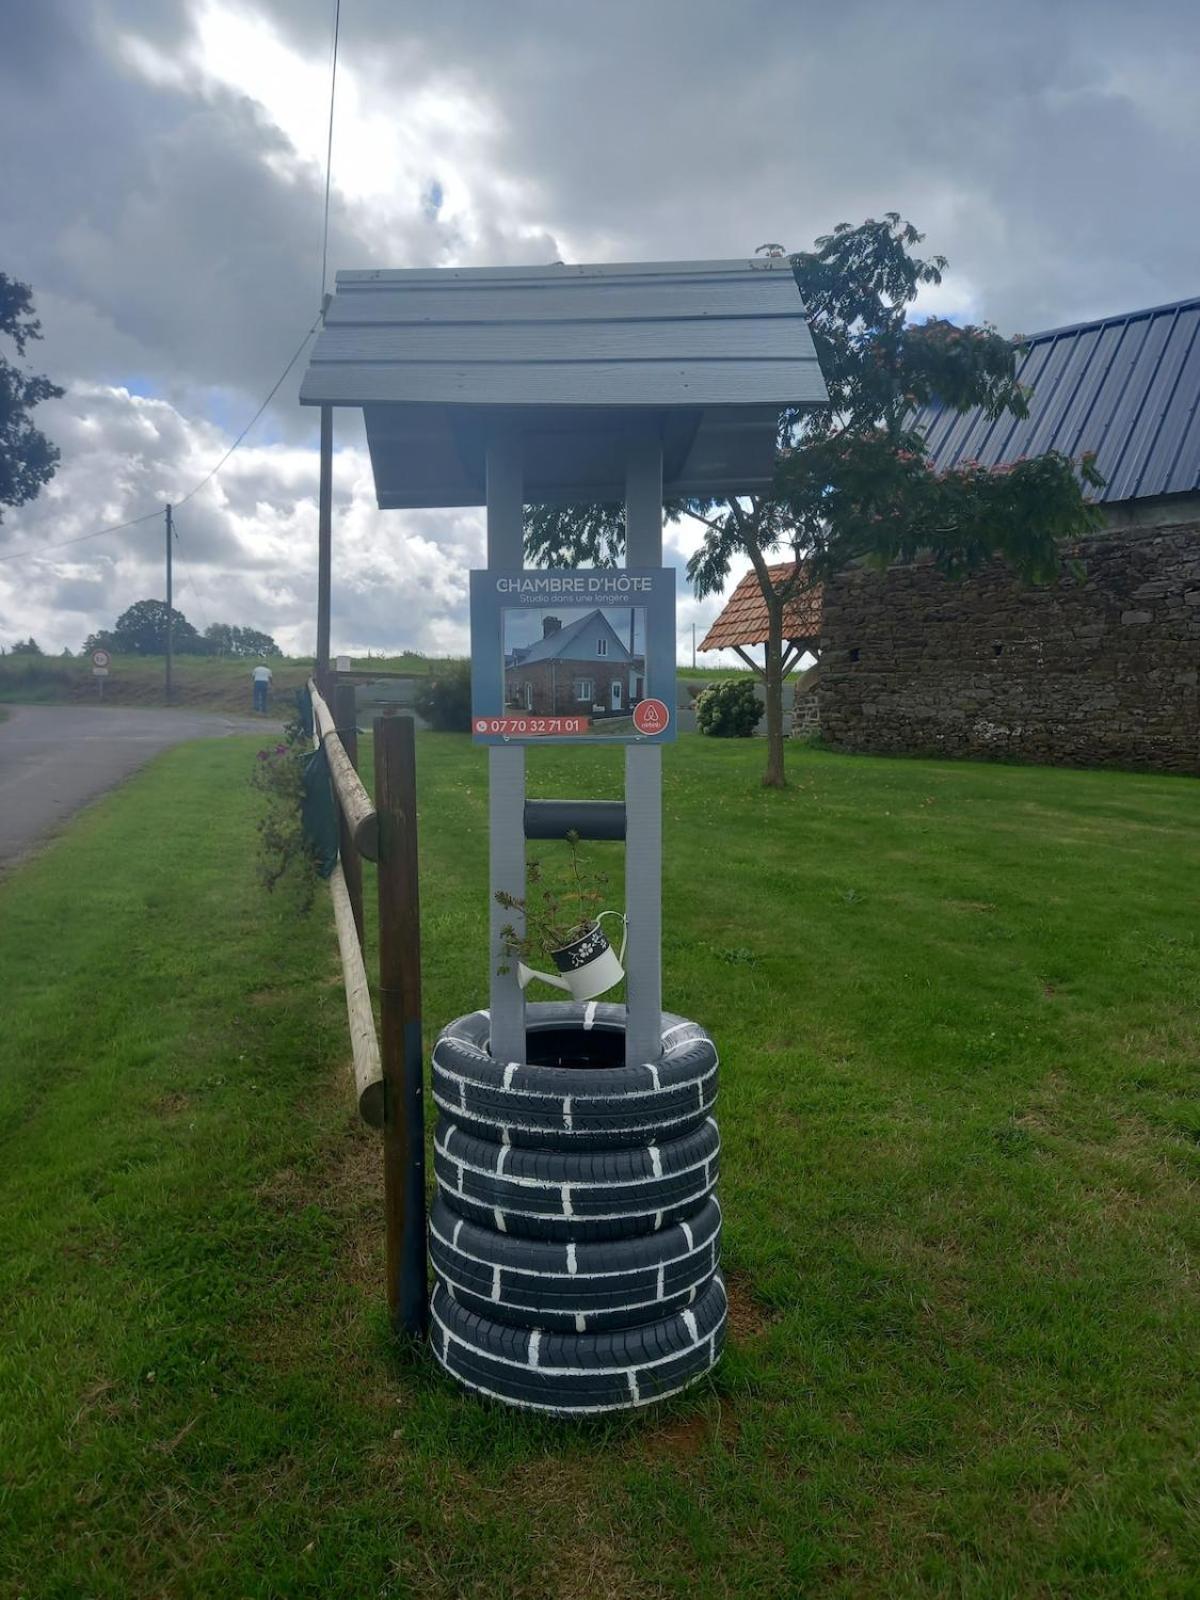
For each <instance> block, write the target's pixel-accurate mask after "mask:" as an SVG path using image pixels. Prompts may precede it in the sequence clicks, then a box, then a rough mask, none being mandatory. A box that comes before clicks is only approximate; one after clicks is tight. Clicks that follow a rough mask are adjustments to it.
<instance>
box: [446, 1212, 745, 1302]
mask: <svg viewBox="0 0 1200 1600" xmlns="http://www.w3.org/2000/svg"><path fill="white" fill-rule="evenodd" d="M429 1253H430V1256H431V1258H432V1260H433V1268H434V1271H435V1272H436V1273H437V1275H438V1278H439V1280H440V1281H441V1282H442V1284H443V1285H444V1286H445V1287H446V1288H447V1289H452V1290H453V1291H454V1298H455V1299H456V1300H457V1301H458V1303H459V1304H460V1305H461V1306H463V1307H465V1308H466V1309H467V1310H468V1311H474V1312H476V1313H477V1314H478V1315H480V1316H482V1317H486V1318H489V1319H491V1320H492V1321H494V1322H507V1323H515V1324H517V1325H518V1326H521V1327H525V1328H529V1327H539V1328H554V1329H560V1328H561V1329H564V1330H567V1331H570V1332H574V1333H596V1332H599V1331H601V1330H603V1329H606V1328H623V1327H629V1326H630V1325H632V1324H634V1323H637V1322H645V1321H647V1320H649V1319H652V1320H655V1321H661V1319H662V1318H663V1317H665V1316H667V1315H669V1314H670V1313H672V1312H677V1311H681V1310H683V1309H684V1307H686V1306H691V1305H693V1304H694V1303H695V1301H696V1300H697V1299H698V1298H699V1296H700V1295H701V1294H703V1292H704V1289H705V1286H706V1285H707V1284H708V1282H709V1280H710V1279H711V1277H712V1275H713V1273H714V1272H715V1271H716V1270H717V1266H718V1264H719V1262H720V1259H721V1208H720V1206H719V1205H718V1204H717V1201H716V1198H715V1196H712V1195H710V1196H709V1198H708V1199H707V1200H706V1201H705V1202H704V1204H703V1205H702V1206H701V1207H700V1209H699V1210H698V1211H696V1212H695V1213H693V1214H692V1215H691V1216H689V1217H687V1218H685V1219H683V1220H681V1221H679V1222H676V1223H673V1224H672V1225H671V1226H669V1227H665V1228H662V1229H660V1230H659V1232H657V1233H651V1234H647V1235H643V1236H641V1237H639V1238H633V1239H612V1240H607V1241H604V1242H597V1243H591V1244H579V1245H575V1244H558V1243H552V1242H551V1241H549V1240H545V1239H522V1238H517V1237H514V1236H513V1235H511V1234H506V1233H497V1232H495V1231H494V1230H493V1229H491V1228H480V1227H478V1226H476V1224H475V1223H473V1222H468V1221H467V1220H466V1219H465V1218H464V1217H459V1216H456V1215H455V1214H454V1212H452V1211H451V1209H450V1207H449V1206H448V1205H447V1204H446V1202H445V1201H444V1200H443V1199H441V1198H440V1197H439V1198H438V1199H436V1200H435V1201H434V1203H433V1209H432V1211H431V1213H430V1217H429Z"/></svg>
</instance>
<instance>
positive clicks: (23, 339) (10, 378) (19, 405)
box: [0, 272, 65, 522]
mask: <svg viewBox="0 0 1200 1600" xmlns="http://www.w3.org/2000/svg"><path fill="white" fill-rule="evenodd" d="M0 333H2V334H6V335H7V336H8V338H10V339H11V340H12V342H13V344H14V345H15V346H16V348H17V355H18V356H22V357H23V356H24V354H25V346H26V345H27V344H28V343H29V341H30V340H31V339H40V338H41V337H42V325H41V323H40V322H39V321H38V319H37V318H36V317H35V316H34V314H33V291H32V290H31V289H30V287H29V285H28V284H27V283H19V282H18V281H17V280H16V279H15V278H10V277H8V276H7V274H5V273H3V272H0ZM64 393H65V391H64V390H62V389H60V388H59V387H58V385H57V384H56V383H51V382H50V379H49V378H44V377H41V376H40V375H39V374H38V373H35V372H27V371H26V370H25V368H24V367H21V366H17V365H16V364H15V363H13V362H11V361H9V360H8V359H7V357H5V356H3V355H0V507H3V506H23V505H25V504H26V503H27V502H28V501H30V500H32V499H34V498H35V496H36V495H37V493H38V491H39V490H40V489H41V487H42V485H43V484H46V483H49V481H50V479H51V478H52V477H53V476H54V469H55V467H56V466H57V464H58V457H59V451H58V448H57V446H56V445H52V444H51V443H50V441H49V439H47V438H46V435H45V434H44V433H42V432H40V431H39V430H38V429H37V428H35V427H34V425H33V422H32V421H31V419H30V415H29V413H30V412H31V411H32V410H33V408H34V406H37V405H40V404H41V403H42V401H43V400H57V399H59V398H60V396H61V395H63V394H64ZM3 521H4V513H3V510H0V522H3Z"/></svg>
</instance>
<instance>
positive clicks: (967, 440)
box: [916, 299, 1200, 504]
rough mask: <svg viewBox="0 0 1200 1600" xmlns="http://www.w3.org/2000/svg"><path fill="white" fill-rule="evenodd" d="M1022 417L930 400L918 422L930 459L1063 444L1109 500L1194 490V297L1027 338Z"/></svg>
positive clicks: (1198, 351) (1198, 464) (1199, 479)
mask: <svg viewBox="0 0 1200 1600" xmlns="http://www.w3.org/2000/svg"><path fill="white" fill-rule="evenodd" d="M1024 343H1025V345H1026V350H1025V353H1024V355H1023V356H1022V357H1021V361H1020V365H1019V367H1018V369H1017V376H1018V378H1019V379H1020V381H1021V382H1022V383H1023V384H1025V385H1027V386H1028V387H1029V388H1030V389H1031V390H1032V394H1031V396H1030V400H1029V416H1028V417H1026V418H1024V419H1021V418H1016V417H1012V416H1009V415H1007V414H1006V415H1004V416H1002V417H998V418H996V419H995V420H994V421H993V420H990V419H989V418H988V417H986V416H985V415H984V414H983V413H982V412H981V411H966V412H961V413H959V412H955V411H952V410H950V409H949V408H947V407H940V406H928V407H926V408H925V409H924V410H923V411H922V412H921V413H920V414H919V415H918V417H917V420H916V426H917V427H918V428H920V429H921V430H922V432H924V434H925V439H926V443H927V444H928V446H929V451H930V455H931V457H932V460H933V464H934V466H935V467H937V468H938V469H939V470H941V471H944V470H946V469H947V468H949V467H953V466H957V465H959V464H960V463H962V462H964V461H978V462H981V463H982V464H983V465H984V466H987V467H995V466H1001V465H1003V464H1004V463H1006V462H1011V461H1016V460H1018V459H1019V458H1021V457H1022V456H1036V455H1041V454H1042V453H1043V452H1044V451H1046V450H1060V451H1062V453H1063V454H1064V455H1068V456H1071V457H1073V458H1076V459H1077V458H1078V457H1079V456H1081V455H1082V454H1083V453H1084V451H1085V450H1090V451H1093V452H1094V453H1095V455H1096V466H1097V468H1098V469H1099V471H1100V472H1101V473H1102V474H1103V476H1104V478H1105V480H1106V481H1105V485H1104V487H1103V488H1102V489H1099V490H1092V491H1089V498H1092V499H1096V500H1100V501H1103V502H1107V503H1110V504H1111V503H1113V502H1116V501H1123V500H1139V499H1144V498H1147V497H1150V496H1157V495H1167V494H1192V493H1195V492H1196V491H1197V490H1198V489H1200V299H1191V300H1180V301H1177V302H1175V303H1174V304H1172V305H1165V306H1154V307H1152V308H1150V309H1149V310H1147V311H1132V312H1127V313H1126V314H1125V315H1123V316H1116V317H1104V318H1102V319H1101V320H1099V321H1096V322H1080V323H1077V324H1075V325H1074V326H1073V327H1069V328H1054V329H1052V330H1051V331H1050V332H1048V333H1037V334H1034V335H1033V336H1032V338H1030V339H1027V340H1025V341H1024Z"/></svg>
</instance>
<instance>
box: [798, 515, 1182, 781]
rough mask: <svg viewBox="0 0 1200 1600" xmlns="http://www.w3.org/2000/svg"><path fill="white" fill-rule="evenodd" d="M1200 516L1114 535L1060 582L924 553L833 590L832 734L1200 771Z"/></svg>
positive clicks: (826, 684) (825, 709) (862, 744)
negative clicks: (973, 569) (932, 561)
mask: <svg viewBox="0 0 1200 1600" xmlns="http://www.w3.org/2000/svg"><path fill="white" fill-rule="evenodd" d="M1198 669H1200V521H1194V522H1191V523H1185V524H1180V525H1175V526H1159V527H1129V528H1124V529H1121V530H1120V531H1114V530H1106V531H1104V532H1103V533H1098V534H1096V535H1093V536H1091V537H1089V538H1087V539H1085V540H1083V541H1081V542H1080V543H1079V544H1077V545H1074V546H1072V547H1070V548H1069V549H1067V550H1065V551H1064V559H1063V563H1062V567H1061V571H1060V575H1059V578H1058V580H1057V582H1055V583H1053V584H1048V585H1029V586H1026V585H1023V584H1021V583H1019V582H1018V581H1017V580H1016V579H1014V577H1013V575H1012V573H1011V572H1010V571H1009V569H1008V568H1007V567H1005V566H1004V565H1003V564H1002V563H1000V562H994V563H993V564H992V565H991V566H990V567H988V568H986V569H985V570H984V571H982V572H981V573H978V574H976V575H975V576H973V577H971V578H969V579H966V580H964V581H962V582H961V583H959V582H954V581H952V580H948V579H945V578H942V577H941V576H940V575H939V574H938V573H937V571H936V570H935V569H934V568H933V567H932V566H930V565H929V564H927V563H914V564H912V565H904V566H895V567H892V568H890V569H889V570H888V571H887V572H885V573H875V572H869V571H865V570H861V569H857V568H856V569H852V570H850V571H847V572H845V573H843V574H841V575H840V576H839V577H838V578H837V579H836V580H835V581H833V582H832V583H829V584H827V585H826V588H825V618H824V643H823V648H822V651H821V688H820V701H821V734H822V737H823V738H824V739H825V740H826V741H827V742H828V743H829V744H830V745H832V746H834V747H836V748H838V749H842V750H862V751H878V752H890V753H903V754H928V755H956V756H992V757H997V758H1007V759H1011V760H1018V761H1042V762H1053V763H1057V764H1061V765H1064V766H1114V767H1129V768H1145V769H1150V770H1154V771H1159V772H1187V773H1200V687H1198V680H1200V672H1198Z"/></svg>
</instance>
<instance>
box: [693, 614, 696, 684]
mask: <svg viewBox="0 0 1200 1600" xmlns="http://www.w3.org/2000/svg"><path fill="white" fill-rule="evenodd" d="M695 670H696V624H695V623H694V622H693V623H692V671H693V672H695Z"/></svg>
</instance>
